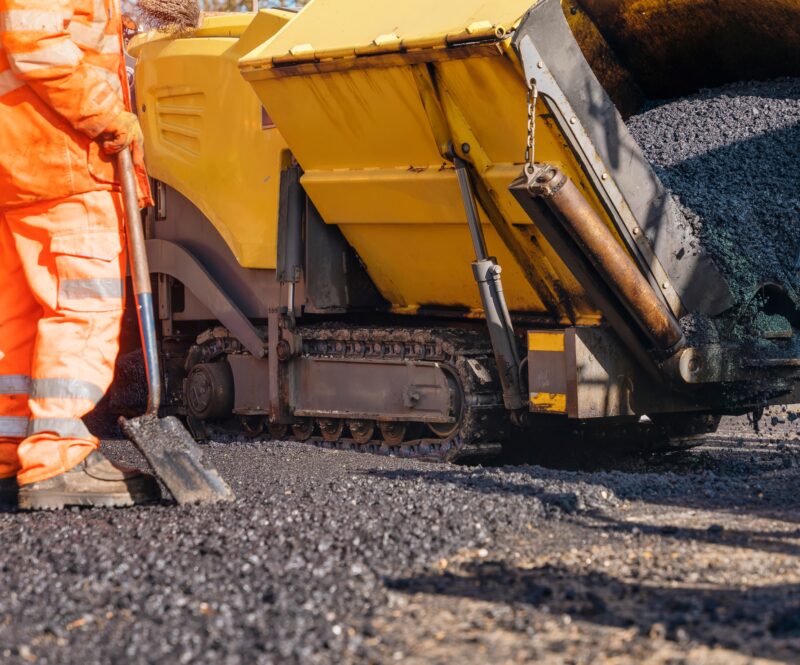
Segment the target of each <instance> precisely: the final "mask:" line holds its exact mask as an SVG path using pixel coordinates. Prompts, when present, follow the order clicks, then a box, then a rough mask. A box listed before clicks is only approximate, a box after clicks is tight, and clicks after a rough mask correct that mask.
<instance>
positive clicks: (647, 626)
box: [0, 411, 800, 665]
mask: <svg viewBox="0 0 800 665" xmlns="http://www.w3.org/2000/svg"><path fill="white" fill-rule="evenodd" d="M789 416H791V417H792V418H795V416H794V414H790V413H786V412H781V411H777V412H775V413H774V418H775V424H774V425H772V424H771V421H770V420H768V421H767V424H768V427H767V431H765V432H764V433H763V435H762V436H761V437H755V436H754V435H753V433H752V430H750V429H749V428H748V426H747V424H746V422H744V420H743V419H727V420H726V421H725V422H724V423H723V429H722V430H721V432H720V433H719V434H717V435H714V436H711V437H709V438H708V443H707V445H706V446H705V447H704V448H699V449H696V450H694V451H691V452H688V453H682V454H676V455H672V456H669V457H667V458H663V459H662V458H658V459H656V458H644V459H643V458H629V459H625V460H619V461H617V462H616V463H614V464H613V465H611V466H609V467H608V468H606V469H604V470H598V469H595V470H592V471H580V470H579V471H569V472H567V471H558V470H552V469H545V468H542V467H538V466H522V467H501V468H475V467H472V468H470V467H467V468H465V467H455V466H448V465H441V464H439V465H434V464H422V463H418V462H411V461H405V460H396V459H391V458H380V457H375V456H371V455H362V454H356V453H342V452H335V451H325V450H320V449H317V448H313V447H310V446H306V445H303V444H297V443H278V444H255V443H241V442H240V443H232V444H209V445H208V446H207V448H206V450H207V454H208V455H209V456H210V457H211V458H212V459H213V460H214V462H215V463H216V464H217V466H218V468H219V470H220V471H221V473H222V474H223V475H224V477H225V478H226V479H227V480H228V481H229V482H230V483H231V485H232V486H233V487H234V489H235V490H236V492H237V494H238V497H239V498H238V500H237V501H236V502H235V503H234V504H232V505H224V506H216V507H211V508H208V507H204V508H200V507H194V508H175V507H170V506H167V505H159V506H154V507H147V508H137V509H130V510H120V511H111V510H96V511H88V510H74V511H67V512H61V513H42V514H16V513H0V540H1V541H2V543H3V553H2V556H1V557H0V574H1V575H2V583H3V594H2V596H0V660H2V662H4V663H32V662H36V663H59V664H61V663H80V664H81V665H86V664H88V663H108V662H130V663H165V662H170V663H271V662H302V663H339V662H391V661H400V662H420V663H421V662H442V663H444V662H475V663H485V662H515V661H516V662H525V661H528V662H529V661H531V660H533V659H539V661H540V662H553V663H563V662H579V663H581V662H585V663H589V662H597V660H598V659H600V658H601V657H608V658H617V659H618V660H617V662H642V661H647V662H684V661H686V662H712V663H714V662H717V663H725V664H726V665H727V664H729V663H744V662H753V661H752V660H751V657H754V656H759V657H761V658H764V659H771V660H774V661H778V662H796V661H797V660H798V659H800V529H798V515H800V495H798V492H797V487H798V486H799V485H800V465H799V464H800V439H798V430H797V424H798V422H800V421H798V420H796V419H795V420H790V419H789ZM781 420H782V421H783V422H780V421H781ZM542 443H543V444H544V443H547V444H548V445H558V442H542ZM106 449H107V451H108V452H109V454H111V455H112V456H113V457H115V458H117V459H120V460H122V459H129V460H130V459H134V453H133V451H132V450H131V447H130V446H129V445H127V444H125V443H122V442H110V443H108V444H107V445H106Z"/></svg>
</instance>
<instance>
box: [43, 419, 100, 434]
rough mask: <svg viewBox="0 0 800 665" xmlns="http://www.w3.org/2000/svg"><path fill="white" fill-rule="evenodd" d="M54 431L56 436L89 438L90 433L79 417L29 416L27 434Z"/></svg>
mask: <svg viewBox="0 0 800 665" xmlns="http://www.w3.org/2000/svg"><path fill="white" fill-rule="evenodd" d="M42 432H54V433H55V434H58V436H63V437H74V438H76V439H90V438H92V435H91V433H90V432H89V430H88V429H86V425H84V424H83V421H82V420H81V419H80V418H31V420H30V422H29V424H28V436H30V435H31V434H41V433H42Z"/></svg>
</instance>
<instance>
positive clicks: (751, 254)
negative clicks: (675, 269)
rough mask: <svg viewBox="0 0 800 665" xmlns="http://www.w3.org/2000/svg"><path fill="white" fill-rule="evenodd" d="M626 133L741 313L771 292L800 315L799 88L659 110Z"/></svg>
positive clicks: (705, 95)
mask: <svg viewBox="0 0 800 665" xmlns="http://www.w3.org/2000/svg"><path fill="white" fill-rule="evenodd" d="M628 128H629V130H630V131H631V133H632V134H633V136H634V138H635V139H636V140H637V142H638V143H639V145H640V146H641V147H642V149H643V151H644V153H645V156H646V157H647V159H648V160H649V161H650V162H651V163H652V165H653V167H654V169H655V171H656V173H657V175H658V176H659V178H660V179H661V181H662V182H663V183H664V185H665V187H666V188H667V189H668V190H669V191H670V192H671V194H672V195H673V197H674V198H675V199H676V201H677V202H678V204H679V207H680V208H681V209H682V211H683V213H684V215H685V217H686V220H687V221H688V223H689V226H690V227H691V229H692V232H693V234H694V236H695V238H696V239H698V240H699V246H700V247H702V248H703V250H704V251H706V252H707V253H708V254H709V255H710V256H711V258H712V259H713V261H714V262H715V264H716V265H717V266H718V268H719V269H720V270H721V271H722V273H723V274H724V275H725V277H726V279H727V281H728V283H729V285H730V287H731V289H732V292H733V295H734V298H735V300H736V302H737V305H739V306H741V305H742V304H743V303H745V302H747V301H748V300H749V299H750V298H752V297H753V295H754V293H755V292H756V289H757V288H758V286H759V285H760V284H762V283H765V282H777V283H779V284H782V285H784V286H787V287H789V288H790V290H791V296H792V297H793V298H794V299H795V302H796V303H797V304H799V305H800V298H798V295H797V289H798V288H800V282H798V268H799V267H800V266H798V265H797V260H798V258H799V257H800V233H798V231H799V230H800V79H797V78H784V79H778V80H774V81H768V82H742V83H735V84H732V85H728V86H725V87H721V88H715V89H711V90H703V91H701V92H700V93H698V94H696V95H693V96H690V97H686V98H682V99H679V100H673V101H665V102H655V103H653V104H651V105H650V107H649V108H647V110H645V111H644V112H643V113H640V114H638V115H636V116H634V117H632V118H630V119H629V121H628Z"/></svg>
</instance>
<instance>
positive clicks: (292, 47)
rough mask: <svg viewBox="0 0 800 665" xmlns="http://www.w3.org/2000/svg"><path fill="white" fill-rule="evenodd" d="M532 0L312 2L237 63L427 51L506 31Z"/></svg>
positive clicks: (254, 63) (282, 61)
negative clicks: (410, 50) (417, 49)
mask: <svg viewBox="0 0 800 665" xmlns="http://www.w3.org/2000/svg"><path fill="white" fill-rule="evenodd" d="M532 4H533V2H532V0H444V1H442V0H438V1H437V2H427V1H426V2H420V1H419V0H414V1H406V2H389V1H388V0H370V1H369V2H364V0H312V2H310V3H309V4H308V5H306V7H305V8H304V9H303V11H302V12H301V16H299V17H298V20H296V21H294V22H293V24H292V25H291V26H289V28H288V29H286V30H284V31H282V32H281V34H280V35H278V36H276V37H275V39H273V40H272V41H271V42H270V43H268V44H264V45H263V46H261V47H260V48H257V49H255V50H254V51H253V52H252V53H250V54H248V55H247V57H246V58H244V59H243V61H242V64H243V65H245V66H252V67H261V66H269V65H271V64H273V63H274V62H281V63H285V62H302V61H308V60H324V59H326V58H342V57H347V56H355V55H369V54H375V53H387V52H393V51H399V50H401V49H415V48H421V49H429V48H437V47H443V46H445V45H447V44H451V43H457V42H461V41H471V40H474V39H479V38H481V37H486V36H494V35H495V34H497V33H498V31H500V32H502V31H504V30H507V29H509V28H511V27H512V26H513V25H514V24H515V23H516V22H517V21H518V20H519V18H520V17H521V16H522V15H523V14H524V13H525V12H526V11H527V10H528V8H529V7H530V6H531V5H532Z"/></svg>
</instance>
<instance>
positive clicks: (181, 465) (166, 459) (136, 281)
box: [117, 148, 233, 504]
mask: <svg viewBox="0 0 800 665" xmlns="http://www.w3.org/2000/svg"><path fill="white" fill-rule="evenodd" d="M117 159H118V166H119V174H120V180H121V182H122V198H123V202H124V204H125V226H126V231H127V233H126V235H127V237H128V254H129V256H130V258H129V261H130V271H131V280H132V282H133V291H134V294H135V296H136V316H137V318H138V319H139V333H140V335H141V338H142V351H143V353H144V366H145V373H146V375H147V391H148V394H147V410H146V411H145V414H144V415H143V416H139V417H138V418H131V419H127V418H123V417H121V418H120V419H119V425H120V428H121V429H122V431H123V433H124V434H125V436H126V437H127V438H128V439H130V440H131V441H132V442H133V445H135V446H136V447H137V448H138V449H139V451H140V452H141V453H142V455H144V456H145V459H147V461H148V462H149V463H150V466H152V467H153V471H154V472H155V474H156V475H157V476H158V477H159V478H160V479H161V480H162V481H163V483H164V485H166V486H167V489H168V490H169V492H170V493H171V494H172V496H173V497H175V500H176V501H177V502H178V503H179V504H185V503H213V502H216V501H230V500H232V499H233V492H232V491H231V488H230V487H228V485H227V483H226V482H225V481H224V480H223V479H222V478H221V477H220V475H219V473H218V472H217V470H216V469H213V468H208V467H207V466H204V465H203V464H202V456H203V454H202V452H201V450H200V448H199V446H198V445H197V444H196V443H195V441H194V439H192V437H191V435H190V434H189V432H187V431H186V428H185V427H184V426H183V424H182V423H181V422H180V421H179V420H178V419H177V418H175V417H174V416H168V417H166V418H159V417H158V408H159V406H160V405H161V372H160V370H159V366H158V347H157V346H156V325H155V318H154V315H153V293H152V289H151V287H150V269H149V268H148V266H147V253H146V250H145V242H144V232H143V231H142V220H141V216H140V214H139V200H138V194H137V188H136V174H135V172H134V169H133V159H132V158H131V152H130V149H129V148H125V149H124V150H122V152H120V153H119V155H118V157H117Z"/></svg>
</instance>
